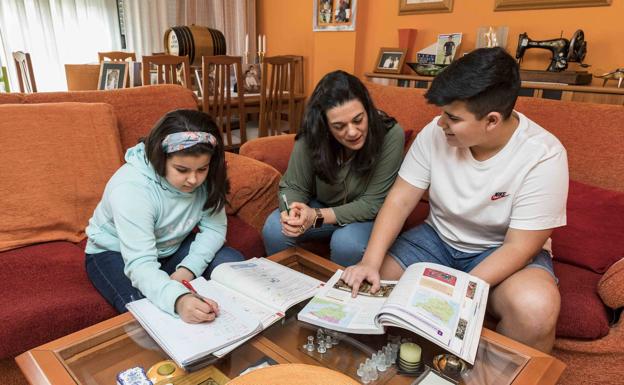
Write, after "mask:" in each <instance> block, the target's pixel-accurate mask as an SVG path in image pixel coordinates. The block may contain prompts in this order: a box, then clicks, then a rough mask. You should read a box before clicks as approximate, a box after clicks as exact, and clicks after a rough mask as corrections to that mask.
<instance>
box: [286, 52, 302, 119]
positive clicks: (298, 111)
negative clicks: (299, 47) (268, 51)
mask: <svg viewBox="0 0 624 385" xmlns="http://www.w3.org/2000/svg"><path fill="white" fill-rule="evenodd" d="M285 56H286V57H288V58H292V59H293V61H294V64H293V72H294V73H293V76H294V77H295V127H296V128H297V130H298V129H299V127H300V126H301V120H302V119H303V111H304V108H305V97H304V95H305V76H304V73H303V56H300V55H285ZM297 95H301V97H300V98H297V97H296V96H297Z"/></svg>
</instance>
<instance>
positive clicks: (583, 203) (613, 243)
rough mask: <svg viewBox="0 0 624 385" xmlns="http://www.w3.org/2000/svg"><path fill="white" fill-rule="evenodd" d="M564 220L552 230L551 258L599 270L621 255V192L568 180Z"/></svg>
mask: <svg viewBox="0 0 624 385" xmlns="http://www.w3.org/2000/svg"><path fill="white" fill-rule="evenodd" d="M567 222H568V223H567V225H566V226H564V227H559V228H557V229H555V230H554V231H553V235H552V247H553V255H554V258H555V260H558V261H561V262H565V263H568V264H571V265H576V266H579V267H583V268H586V269H589V270H591V271H593V272H595V273H600V274H602V273H604V272H606V271H607V269H608V268H609V267H610V266H611V265H613V264H614V263H615V262H617V261H619V260H620V259H622V258H624V193H622V192H617V191H609V190H605V189H601V188H599V187H594V186H590V185H587V184H584V183H580V182H576V181H574V180H572V181H570V189H569V192H568V205H567Z"/></svg>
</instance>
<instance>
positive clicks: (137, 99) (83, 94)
mask: <svg viewBox="0 0 624 385" xmlns="http://www.w3.org/2000/svg"><path fill="white" fill-rule="evenodd" d="M22 96H23V103H28V104H32V103H57V102H80V103H108V104H110V105H111V106H113V108H114V111H115V115H116V116H117V121H118V125H119V135H120V136H121V145H122V148H123V150H124V151H125V150H127V149H128V148H130V147H132V146H134V145H135V144H137V143H138V140H139V138H141V137H144V136H147V134H148V133H149V131H150V130H151V129H152V127H153V126H154V124H156V122H158V120H159V119H160V118H161V117H162V116H163V115H165V114H166V113H167V112H169V111H172V110H176V109H180V108H184V109H193V110H196V109H197V99H196V98H195V95H194V94H193V92H192V91H191V90H189V89H188V88H186V87H182V86H179V85H174V84H160V85H153V86H145V87H135V88H122V89H118V90H110V91H73V92H38V93H34V94H22ZM1 102H2V99H1V98H0V103H1Z"/></svg>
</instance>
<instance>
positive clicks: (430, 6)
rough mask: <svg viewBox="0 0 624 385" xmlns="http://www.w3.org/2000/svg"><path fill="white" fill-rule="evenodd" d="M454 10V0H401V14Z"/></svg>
mask: <svg viewBox="0 0 624 385" xmlns="http://www.w3.org/2000/svg"><path fill="white" fill-rule="evenodd" d="M452 10H453V0H399V15H413V14H416V13H442V12H451V11H452Z"/></svg>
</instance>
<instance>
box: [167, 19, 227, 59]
mask: <svg viewBox="0 0 624 385" xmlns="http://www.w3.org/2000/svg"><path fill="white" fill-rule="evenodd" d="M164 43H165V52H167V53H168V54H169V55H177V56H188V57H189V62H190V63H191V65H193V66H200V65H201V57H202V56H215V55H225V36H223V33H222V32H221V31H219V30H216V29H212V28H208V27H201V26H198V25H191V26H186V25H184V26H178V27H171V28H169V29H168V30H166V31H165V38H164Z"/></svg>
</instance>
